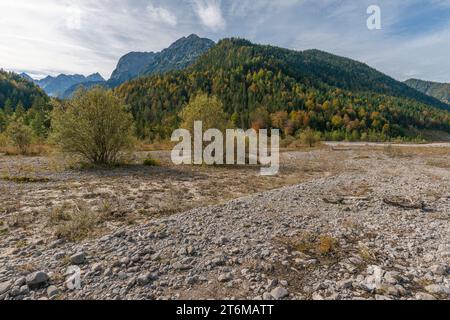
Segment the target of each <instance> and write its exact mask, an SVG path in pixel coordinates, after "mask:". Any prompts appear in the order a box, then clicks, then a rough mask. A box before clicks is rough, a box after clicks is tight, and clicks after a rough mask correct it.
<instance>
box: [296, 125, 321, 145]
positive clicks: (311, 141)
mask: <svg viewBox="0 0 450 320" xmlns="http://www.w3.org/2000/svg"><path fill="white" fill-rule="evenodd" d="M300 142H301V143H302V144H305V145H308V146H309V147H310V148H313V147H315V146H316V145H317V144H318V143H319V142H320V135H319V134H318V133H317V132H315V131H314V130H312V129H310V128H308V129H306V130H304V131H302V132H301V133H300Z"/></svg>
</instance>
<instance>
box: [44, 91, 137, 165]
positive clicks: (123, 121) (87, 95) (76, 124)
mask: <svg viewBox="0 0 450 320" xmlns="http://www.w3.org/2000/svg"><path fill="white" fill-rule="evenodd" d="M132 129H133V121H132V117H131V115H130V113H128V111H127V110H126V108H125V105H124V103H123V101H122V100H121V99H119V98H118V97H116V96H115V95H114V94H113V93H112V92H111V91H107V90H106V89H104V88H102V87H95V88H93V89H91V90H90V91H86V90H83V89H80V90H79V91H77V92H76V93H75V95H74V97H73V99H72V100H70V101H68V102H67V104H65V105H63V106H60V107H58V108H55V109H54V110H53V113H52V130H53V132H52V138H53V141H54V142H55V143H56V144H57V145H58V146H59V147H60V148H61V149H62V150H63V151H65V152H68V153H73V154H76V155H79V156H81V157H82V158H83V159H84V160H87V161H89V162H92V163H94V164H114V163H116V162H117V161H118V160H119V157H120V155H121V153H122V152H123V151H124V150H126V149H129V148H131V147H132V145H133V137H132Z"/></svg>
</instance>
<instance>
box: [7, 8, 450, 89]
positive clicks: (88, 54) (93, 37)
mask: <svg viewBox="0 0 450 320" xmlns="http://www.w3.org/2000/svg"><path fill="white" fill-rule="evenodd" d="M371 5H377V6H378V7H379V8H380V13H381V15H380V21H381V29H369V28H368V26H367V19H368V18H370V16H371V14H372V12H370V13H368V12H367V9H368V7H369V6H371ZM191 33H195V34H198V35H199V36H202V37H207V38H210V39H212V40H214V41H218V40H220V39H222V38H227V37H242V38H246V39H248V40H251V41H252V42H255V43H261V44H271V45H275V46H280V47H285V48H289V49H294V50H305V49H313V48H314V49H320V50H324V51H327V52H331V53H334V54H337V55H341V56H346V57H349V58H353V59H356V60H359V61H362V62H365V63H367V64H368V65H370V66H372V67H374V68H376V69H378V70H380V71H382V72H384V73H386V74H388V75H390V76H392V77H394V78H395V79H397V80H406V79H408V78H420V79H424V80H431V81H439V82H450V59H449V57H450V0H408V1H404V0H379V1H376V0H357V1H354V0H39V1H36V0H0V68H3V69H6V70H11V71H15V72H27V73H29V74H30V75H32V76H33V77H35V78H40V77H43V76H45V75H57V74H60V73H66V74H75V73H77V74H84V75H89V74H92V73H95V72H99V73H100V74H102V75H103V77H105V78H106V79H108V78H109V77H110V75H111V73H112V71H113V70H114V68H115V66H116V64H117V61H118V59H119V58H120V57H121V56H122V55H124V54H126V53H128V52H130V51H160V50H162V49H164V48H166V47H168V46H169V45H170V44H171V43H173V42H174V41H176V40H177V39H179V38H181V37H183V36H187V35H189V34H191Z"/></svg>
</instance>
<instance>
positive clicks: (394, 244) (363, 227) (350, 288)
mask: <svg viewBox="0 0 450 320" xmlns="http://www.w3.org/2000/svg"><path fill="white" fill-rule="evenodd" d="M322 153H323V154H322ZM324 154H325V155H327V158H321V157H322V156H323V155H324ZM305 155H306V156H307V157H308V159H311V157H312V159H322V160H323V161H331V162H333V161H335V162H337V163H336V166H335V167H333V168H334V169H336V168H339V169H340V170H339V171H336V170H334V169H333V170H331V169H330V170H325V169H324V170H322V171H320V170H316V171H315V172H317V173H319V172H320V173H321V174H317V175H311V176H309V178H308V179H304V182H301V183H296V184H295V185H292V186H285V187H281V188H278V189H274V190H271V191H263V192H260V193H253V192H250V193H251V194H249V195H247V196H245V197H241V198H238V199H234V200H231V201H225V202H224V203H219V204H215V205H210V206H200V207H198V208H193V209H191V210H188V211H184V212H181V213H175V214H170V215H169V214H165V215H161V214H160V215H155V216H151V217H147V219H142V221H140V222H139V223H134V224H133V225H129V226H128V225H127V224H126V223H118V222H115V223H114V224H112V226H110V225H109V228H108V229H107V232H104V233H102V234H101V235H99V236H97V237H96V236H94V235H91V236H90V237H88V238H87V239H85V240H82V241H79V242H75V243H74V242H71V241H68V240H64V239H57V237H55V236H54V234H53V233H52V232H50V231H51V226H49V225H47V224H44V227H42V226H41V228H40V229H39V228H38V226H39V218H38V217H43V216H40V215H39V214H38V213H36V212H35V211H39V212H40V211H43V210H44V208H41V207H45V205H47V206H49V207H51V206H53V205H55V203H53V202H52V201H58V200H59V198H58V197H57V196H55V195H54V197H53V198H50V199H46V203H44V204H40V206H36V207H35V208H34V209H33V210H34V211H32V212H34V213H33V214H32V215H33V217H34V219H30V224H31V225H30V227H29V229H28V228H27V226H26V225H20V226H18V227H13V223H11V220H9V219H10V218H11V217H13V216H14V215H16V214H17V213H18V212H20V213H22V214H26V212H27V211H26V210H25V211H23V210H24V207H25V208H28V207H29V204H28V206H27V205H24V204H23V203H19V204H18V205H16V206H15V207H10V208H9V209H8V210H6V211H5V213H3V215H2V216H1V218H2V219H3V220H4V221H6V224H8V225H7V228H5V229H3V230H5V231H4V232H3V234H1V235H0V249H1V253H0V300H1V299H7V300H9V299H208V298H221V299H267V300H270V299H316V300H320V299H378V300H382V299H449V298H450V274H449V271H450V149H448V148H445V147H444V148H436V149H433V150H431V148H430V149H429V150H418V149H417V148H414V150H412V149H408V148H402V150H401V151H399V150H396V149H392V148H381V149H369V148H364V147H357V148H351V147H348V146H345V148H344V147H342V148H341V149H339V147H338V146H335V147H334V149H333V151H332V150H328V149H326V150H322V149H321V150H316V151H314V152H312V153H311V152H307V153H305V152H296V151H292V152H287V153H285V154H284V157H285V158H284V159H285V161H287V162H289V161H291V162H289V163H292V164H295V163H297V162H296V161H295V160H296V159H305ZM326 159H328V160H326ZM309 161H310V160H308V162H307V163H302V164H303V165H304V167H301V166H300V164H299V163H297V165H299V167H298V168H297V169H298V172H297V171H295V170H294V171H292V172H293V175H295V173H296V172H297V173H298V175H301V173H302V172H303V174H304V171H305V170H306V169H305V168H306V164H309V163H310V162H309ZM327 168H330V166H327ZM161 170H162V169H161ZM241 172H242V171H241ZM290 172H291V171H290ZM64 174H67V175H69V176H70V175H74V173H63V175H64ZM198 174H199V173H193V176H194V177H195V176H197V175H198ZM49 175H50V174H49ZM239 175H242V173H240V174H239ZM136 176H138V174H136ZM52 177H53V176H52ZM58 177H59V178H58ZM71 177H73V176H71ZM146 177H147V178H149V176H146ZM85 178H86V180H89V179H88V178H87V177H85ZM52 179H53V178H52ZM57 179H62V180H64V179H66V178H62V177H61V176H58V175H56V176H55V178H54V180H55V181H56V180H57ZM67 179H69V178H67ZM70 179H72V178H70ZM70 179H69V180H70ZM130 179H131V178H130ZM139 179H143V178H142V177H141V178H139ZM64 181H65V180H64ZM70 181H71V180H70ZM274 181H277V180H274ZM72 182H73V181H72ZM134 182H135V180H133V179H131V181H129V184H133V183H134ZM14 183H15V182H12V181H8V182H3V185H2V187H3V190H2V191H3V195H2V197H3V198H2V201H7V200H8V201H12V199H13V198H14V192H17V190H18V189H17V188H19V187H18V186H16V185H15V184H14ZM53 183H54V182H53ZM167 183H169V182H167ZM228 183H229V185H228V186H221V188H222V189H223V190H224V192H227V191H229V189H231V188H236V186H235V185H233V183H232V181H228ZM49 184H51V182H46V183H45V182H39V183H34V184H30V186H28V185H26V186H24V185H21V188H25V189H24V190H29V191H30V190H31V189H33V188H34V189H36V188H38V189H42V190H46V191H43V192H42V196H43V197H45V194H48V192H61V194H64V195H65V197H67V198H70V196H68V195H72V197H76V194H75V191H73V190H79V189H73V190H72V189H71V188H67V189H64V190H65V191H64V192H62V191H56V190H54V189H52V188H53V187H52V186H49ZM125 185H126V183H124V186H125ZM274 187H278V186H277V185H276V184H275V185H274ZM27 188H30V189H27ZM255 188H256V189H257V187H255ZM227 189H228V190H227ZM71 190H72V191H71ZM5 192H6V195H5ZM8 192H9V193H8ZM120 192H121V189H120V188H118V189H117V193H118V194H120ZM93 193H94V194H95V192H93ZM61 197H62V196H61ZM94 198H95V197H94ZM21 199H29V198H26V196H25V195H24V196H23V197H22V198H21ZM183 199H184V198H183V194H180V195H179V200H180V201H182V200H183ZM129 201H130V202H131V203H133V202H136V201H134V200H129ZM170 201H176V196H174V198H171V200H170ZM141 209H142V208H141ZM30 214H31V213H30ZM41 224H43V223H41ZM47 229H49V230H47ZM30 230H31V231H30ZM36 230H39V232H40V233H41V234H44V235H45V236H40V237H38V236H36ZM47 232H48V233H47ZM78 271H79V272H80V273H79V274H80V277H79V279H80V283H79V285H80V286H79V287H78V286H76V285H75V288H74V286H73V284H74V283H76V284H77V282H76V281H74V279H75V280H77V279H78V278H77V275H78Z"/></svg>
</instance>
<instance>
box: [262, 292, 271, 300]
mask: <svg viewBox="0 0 450 320" xmlns="http://www.w3.org/2000/svg"><path fill="white" fill-rule="evenodd" d="M262 299H263V300H272V299H273V297H272V295H271V294H270V293H269V292H264V293H263V295H262Z"/></svg>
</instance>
